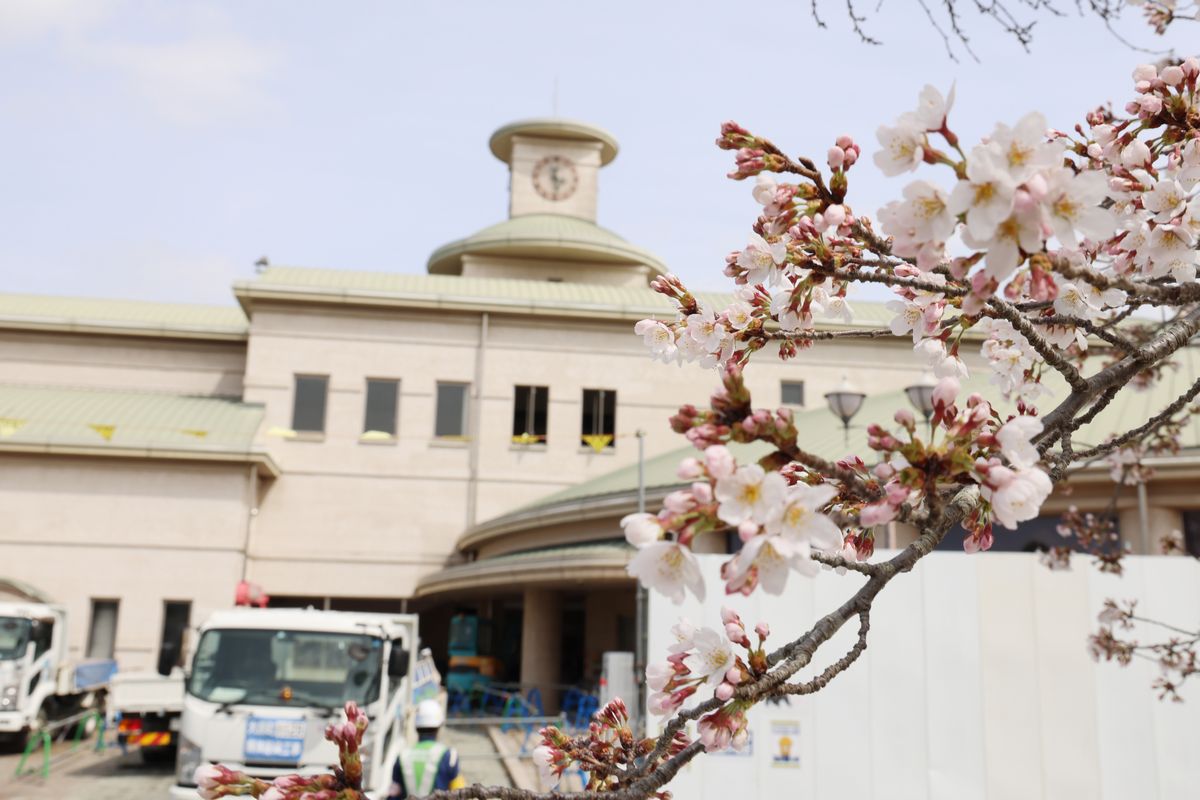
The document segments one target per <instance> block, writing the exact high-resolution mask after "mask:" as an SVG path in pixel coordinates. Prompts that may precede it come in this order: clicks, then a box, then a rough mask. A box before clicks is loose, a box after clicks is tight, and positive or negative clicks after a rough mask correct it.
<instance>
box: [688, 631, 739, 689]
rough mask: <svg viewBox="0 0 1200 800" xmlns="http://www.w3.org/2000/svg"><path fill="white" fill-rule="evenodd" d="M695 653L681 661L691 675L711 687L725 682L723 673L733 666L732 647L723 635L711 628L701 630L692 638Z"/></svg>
mask: <svg viewBox="0 0 1200 800" xmlns="http://www.w3.org/2000/svg"><path fill="white" fill-rule="evenodd" d="M692 646H693V647H694V648H695V652H693V653H689V654H688V655H687V657H686V658H684V659H683V664H684V666H685V667H687V668H688V669H689V670H691V673H692V675H694V676H696V677H699V678H703V679H704V682H705V683H706V684H707V685H709V686H712V687H716V686H718V685H720V684H721V683H722V682H723V681H724V680H725V673H726V672H728V671H729V668H730V667H732V666H733V663H734V661H733V646H732V645H731V644H730V643H729V639H728V638H727V637H726V636H725V635H724V634H723V633H717V632H716V631H714V630H713V629H712V628H701V629H700V630H698V631H696V635H695V636H694V637H693V638H692Z"/></svg>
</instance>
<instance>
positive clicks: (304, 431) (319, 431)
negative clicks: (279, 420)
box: [291, 372, 329, 437]
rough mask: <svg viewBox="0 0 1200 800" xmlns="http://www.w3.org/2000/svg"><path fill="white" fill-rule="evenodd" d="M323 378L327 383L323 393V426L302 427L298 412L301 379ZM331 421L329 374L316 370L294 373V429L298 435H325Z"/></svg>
mask: <svg viewBox="0 0 1200 800" xmlns="http://www.w3.org/2000/svg"><path fill="white" fill-rule="evenodd" d="M302 379H303V380H321V381H324V383H325V391H324V392H323V393H322V395H321V427H320V428H300V427H297V425H296V423H297V419H296V412H297V410H298V408H299V400H300V381H301V380H302ZM328 423H329V375H322V374H319V373H316V372H296V373H293V374H292V428H291V429H292V431H294V432H295V433H296V434H297V435H298V436H310V437H312V436H317V437H320V436H324V435H325V429H326V426H327V425H328Z"/></svg>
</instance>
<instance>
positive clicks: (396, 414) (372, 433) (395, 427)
mask: <svg viewBox="0 0 1200 800" xmlns="http://www.w3.org/2000/svg"><path fill="white" fill-rule="evenodd" d="M372 384H376V385H379V384H391V385H392V386H393V387H395V390H396V395H395V401H394V403H393V405H392V415H391V417H392V429H391V430H390V431H385V430H383V429H382V428H372V427H370V426H369V423H370V415H371V412H370V408H371V385H372ZM363 386H364V388H363V421H362V433H361V434H360V435H359V441H362V442H379V443H394V442H395V441H396V440H397V439H398V438H399V436H400V386H401V382H400V379H399V378H379V377H370V376H368V377H367V378H365V379H364V384H363ZM378 434H386V438H384V437H383V436H381V435H378Z"/></svg>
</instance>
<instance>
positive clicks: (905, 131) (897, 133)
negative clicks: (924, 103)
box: [875, 114, 928, 178]
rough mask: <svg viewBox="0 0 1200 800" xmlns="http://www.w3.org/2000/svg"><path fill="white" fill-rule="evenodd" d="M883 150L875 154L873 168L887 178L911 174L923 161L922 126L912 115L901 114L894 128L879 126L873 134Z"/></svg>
mask: <svg viewBox="0 0 1200 800" xmlns="http://www.w3.org/2000/svg"><path fill="white" fill-rule="evenodd" d="M875 136H876V137H877V138H878V139H879V144H880V145H882V147H883V149H882V150H879V151H878V152H876V153H875V166H877V167H879V169H880V171H881V172H883V174H884V175H887V176H888V177H889V178H891V177H895V176H896V175H899V174H901V173H902V172H912V171H913V170H915V169H916V168H917V167H918V166H919V165H920V164H921V162H922V161H924V160H925V147H926V146H928V142H927V141H926V139H925V131H924V128H923V125H922V123H921V121H920V119H918V118H917V117H916V115H914V114H902V115H901V116H900V119H898V120H896V124H895V125H894V126H891V127H889V126H887V125H881V126H879V130H878V131H876V132H875Z"/></svg>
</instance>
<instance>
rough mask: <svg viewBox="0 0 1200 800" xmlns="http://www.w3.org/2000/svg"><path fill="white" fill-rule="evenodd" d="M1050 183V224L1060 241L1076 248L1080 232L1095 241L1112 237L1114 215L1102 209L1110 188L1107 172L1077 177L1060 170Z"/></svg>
mask: <svg viewBox="0 0 1200 800" xmlns="http://www.w3.org/2000/svg"><path fill="white" fill-rule="evenodd" d="M1046 183H1047V189H1046V197H1045V199H1044V201H1043V207H1044V209H1045V213H1046V222H1047V224H1049V225H1050V229H1051V230H1053V231H1054V235H1055V236H1057V237H1058V240H1059V241H1060V242H1062V243H1063V244H1064V245H1066V246H1067V247H1075V246H1076V245H1077V244H1078V242H1079V239H1078V237H1077V236H1076V234H1077V233H1078V234H1082V235H1083V237H1084V238H1085V239H1090V240H1092V241H1103V240H1104V239H1106V238H1107V237H1109V236H1110V235H1111V234H1112V229H1113V222H1114V219H1113V214H1112V212H1111V211H1109V210H1107V209H1105V208H1101V207H1100V204H1101V203H1102V202H1104V199H1105V197H1106V196H1107V189H1108V182H1107V181H1106V180H1105V179H1104V175H1103V173H1100V172H1083V173H1080V174H1079V175H1076V174H1074V173H1072V172H1071V170H1069V169H1056V170H1054V171H1052V172H1051V173H1050V174H1049V176H1048V177H1047V179H1046Z"/></svg>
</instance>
